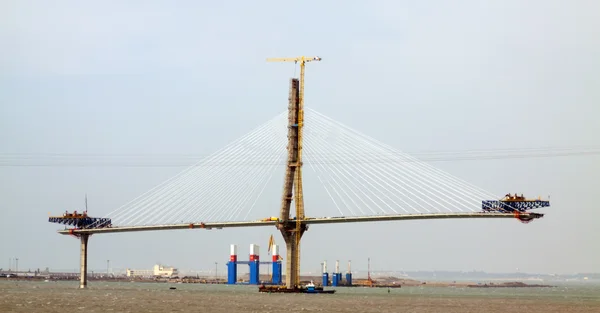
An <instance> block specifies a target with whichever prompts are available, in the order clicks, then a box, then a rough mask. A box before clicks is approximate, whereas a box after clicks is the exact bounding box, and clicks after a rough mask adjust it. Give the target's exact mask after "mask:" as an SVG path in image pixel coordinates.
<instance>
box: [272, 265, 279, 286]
mask: <svg viewBox="0 0 600 313" xmlns="http://www.w3.org/2000/svg"><path fill="white" fill-rule="evenodd" d="M281 277H282V273H281V261H277V262H273V279H272V280H271V283H272V284H273V285H281Z"/></svg>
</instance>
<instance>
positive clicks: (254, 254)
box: [249, 244, 260, 285]
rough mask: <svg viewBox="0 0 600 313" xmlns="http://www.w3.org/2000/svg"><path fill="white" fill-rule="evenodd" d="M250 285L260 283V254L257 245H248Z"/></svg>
mask: <svg viewBox="0 0 600 313" xmlns="http://www.w3.org/2000/svg"><path fill="white" fill-rule="evenodd" d="M249 263H250V285H258V284H260V256H259V251H258V245H256V244H251V245H250V262H249Z"/></svg>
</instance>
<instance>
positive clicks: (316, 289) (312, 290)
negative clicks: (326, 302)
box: [304, 280, 335, 293]
mask: <svg viewBox="0 0 600 313" xmlns="http://www.w3.org/2000/svg"><path fill="white" fill-rule="evenodd" d="M305 287H306V289H304V290H305V291H304V293H335V290H324V289H323V287H317V286H315V284H314V283H313V281H312V280H311V281H310V283H308V284H306V286H305Z"/></svg>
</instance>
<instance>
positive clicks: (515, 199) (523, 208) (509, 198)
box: [481, 193, 550, 222]
mask: <svg viewBox="0 0 600 313" xmlns="http://www.w3.org/2000/svg"><path fill="white" fill-rule="evenodd" d="M549 206H550V201H549V200H542V198H541V197H538V198H537V199H527V198H525V196H523V194H521V195H520V196H519V195H517V193H515V194H514V195H512V194H510V193H508V194H506V195H505V196H504V198H502V199H500V200H483V201H482V202H481V209H482V210H483V211H484V212H501V213H511V212H512V213H514V214H515V217H516V218H518V219H520V220H521V221H522V222H529V221H530V220H531V219H530V218H524V217H522V216H521V213H525V212H527V211H529V210H533V209H537V208H543V207H549Z"/></svg>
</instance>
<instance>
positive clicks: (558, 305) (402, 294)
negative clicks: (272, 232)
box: [0, 281, 600, 313]
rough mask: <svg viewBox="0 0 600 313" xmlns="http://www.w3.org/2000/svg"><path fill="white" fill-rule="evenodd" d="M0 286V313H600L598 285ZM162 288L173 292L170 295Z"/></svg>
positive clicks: (11, 284)
mask: <svg viewBox="0 0 600 313" xmlns="http://www.w3.org/2000/svg"><path fill="white" fill-rule="evenodd" d="M77 287H78V284H77V283H76V282H45V283H44V282H23V281H19V282H16V281H1V282H0V312H104V313H106V312H131V313H134V312H227V313H236V312H244V313H247V312H262V313H268V312H450V313H452V312H461V313H462V312H528V313H530V312H564V313H567V312H600V285H584V284H582V285H563V286H559V287H555V288H498V289H494V288H481V289H479V288H452V287H403V288H401V289H391V291H390V293H389V294H388V290H387V289H382V288H337V290H338V292H337V293H336V294H334V295H307V294H262V293H260V294H259V293H258V291H257V287H256V286H227V285H201V284H165V283H105V282H91V283H90V287H89V288H88V289H87V290H79V289H77ZM169 287H176V288H177V289H176V290H170V289H169Z"/></svg>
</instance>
